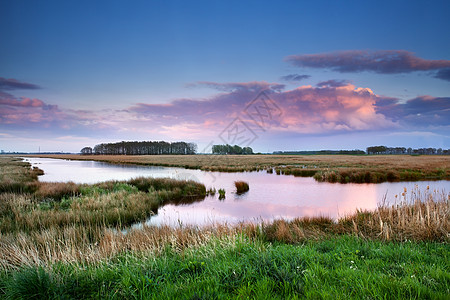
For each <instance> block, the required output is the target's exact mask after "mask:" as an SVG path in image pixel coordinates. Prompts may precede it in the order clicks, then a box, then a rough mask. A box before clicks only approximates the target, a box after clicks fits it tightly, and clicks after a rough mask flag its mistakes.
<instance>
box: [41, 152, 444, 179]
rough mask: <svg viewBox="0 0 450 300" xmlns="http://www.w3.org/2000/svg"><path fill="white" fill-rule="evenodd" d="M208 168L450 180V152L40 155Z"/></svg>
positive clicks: (327, 176)
mask: <svg viewBox="0 0 450 300" xmlns="http://www.w3.org/2000/svg"><path fill="white" fill-rule="evenodd" d="M39 157H48V158H62V159H74V160H95V161H103V162H110V163H125V164H140V165H154V166H169V167H183V168H190V169H201V170H205V171H221V172H244V171H266V172H269V173H272V172H274V171H275V172H276V173H277V174H285V175H294V176H303V177H314V178H315V179H316V180H317V181H327V182H340V183H349V182H353V183H379V182H385V181H417V180H441V179H445V180H450V156H449V155H421V156H410V155H362V156H361V155H134V156H133V155H40V156H39Z"/></svg>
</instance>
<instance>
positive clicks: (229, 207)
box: [25, 157, 450, 226]
mask: <svg viewBox="0 0 450 300" xmlns="http://www.w3.org/2000/svg"><path fill="white" fill-rule="evenodd" d="M25 160H26V161H28V162H30V163H31V164H32V165H33V166H37V167H39V168H40V169H42V170H44V172H45V174H44V175H42V176H40V177H39V180H40V181H65V182H67V181H73V182H76V183H96V182H101V181H107V180H128V179H131V178H134V177H138V176H146V177H155V178H161V177H169V178H174V179H192V180H196V181H198V182H202V183H203V184H205V186H206V187H207V188H209V187H213V188H216V189H217V190H218V189H219V188H223V189H225V191H226V198H225V199H224V200H219V199H218V194H216V195H215V196H208V197H206V198H205V200H203V201H200V202H195V203H192V204H184V205H172V204H169V205H165V206H164V207H161V208H160V209H159V210H158V214H157V215H156V216H152V217H151V218H149V219H148V220H147V222H146V223H147V224H154V225H160V224H167V225H172V226H174V225H178V224H183V225H205V224H210V223H215V222H220V223H224V222H227V223H229V224H234V223H237V222H240V221H261V220H264V221H270V220H273V219H277V218H285V219H292V218H296V217H303V216H318V215H324V216H330V217H332V218H339V217H341V216H344V215H347V214H351V213H354V212H355V211H356V209H374V208H376V207H377V204H379V203H380V202H381V201H382V200H383V198H384V197H385V196H386V199H387V201H388V202H389V201H391V202H393V201H394V199H395V195H398V194H401V193H402V192H403V189H404V188H405V187H406V188H407V189H408V191H410V190H412V189H413V188H414V187H416V185H417V186H418V189H419V190H421V191H424V190H425V189H426V187H427V186H428V185H429V186H430V189H431V190H434V189H437V190H439V191H445V192H448V191H450V181H445V180H443V181H419V182H395V183H390V182H385V183H380V184H353V183H348V184H339V183H326V182H316V181H315V180H314V179H313V178H311V177H306V178H305V177H294V176H291V175H289V176H287V175H276V174H267V173H266V172H243V173H222V172H205V171H201V170H188V169H183V168H168V167H153V166H134V165H118V164H109V163H103V162H95V161H69V160H62V159H49V158H29V157H27V158H25ZM236 180H243V181H246V182H248V183H249V185H250V190H249V191H248V192H247V193H245V194H243V195H237V194H236V193H235V192H234V191H235V187H234V181H236Z"/></svg>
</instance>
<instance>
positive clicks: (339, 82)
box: [317, 79, 351, 87]
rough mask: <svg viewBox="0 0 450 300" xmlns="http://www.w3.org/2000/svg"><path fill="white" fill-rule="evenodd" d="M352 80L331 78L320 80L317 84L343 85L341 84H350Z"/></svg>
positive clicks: (321, 85)
mask: <svg viewBox="0 0 450 300" xmlns="http://www.w3.org/2000/svg"><path fill="white" fill-rule="evenodd" d="M350 83H351V82H350V81H349V80H345V79H340V80H338V79H331V80H327V81H322V82H319V83H318V84H317V86H318V87H326V86H328V87H341V86H346V85H349V84H350Z"/></svg>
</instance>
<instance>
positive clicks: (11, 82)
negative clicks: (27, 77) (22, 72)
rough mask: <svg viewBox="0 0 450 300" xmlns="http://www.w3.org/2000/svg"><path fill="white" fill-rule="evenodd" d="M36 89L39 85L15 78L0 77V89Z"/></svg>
mask: <svg viewBox="0 0 450 300" xmlns="http://www.w3.org/2000/svg"><path fill="white" fill-rule="evenodd" d="M21 89H22V90H37V89H40V87H39V86H37V85H35V84H31V83H27V82H21V81H18V80H16V79H7V78H3V77H0V90H2V91H7V90H21Z"/></svg>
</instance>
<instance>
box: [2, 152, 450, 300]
mask: <svg viewBox="0 0 450 300" xmlns="http://www.w3.org/2000/svg"><path fill="white" fill-rule="evenodd" d="M1 159H2V161H1V163H0V167H1V168H2V173H1V174H2V175H3V179H5V178H21V179H15V180H16V183H17V184H22V182H21V181H20V180H24V182H23V186H26V187H27V188H20V189H18V190H14V191H11V190H6V191H2V192H0V298H6V299H36V298H43V299H78V298H81V299H90V298H95V299H98V298H114V299H117V298H120V299H123V298H126V299H128V298H131V299H132V298H148V299H161V298H162V299H173V298H182V299H228V298H275V299H276V298H278V299H284V298H306V299H321V298H337V299H360V298H370V299H384V298H398V299H408V298H415V299H445V298H446V297H448V294H449V293H450V289H449V286H450V276H449V274H450V264H449V261H450V259H449V258H450V257H449V253H450V246H449V241H450V236H449V232H450V218H449V215H450V198H449V195H448V194H446V193H445V192H439V191H433V190H430V189H426V190H424V191H419V190H417V189H414V190H412V191H406V190H405V191H404V192H403V193H402V194H401V195H398V196H397V198H396V200H397V201H396V204H395V205H381V206H380V207H379V208H378V209H376V210H374V211H357V212H355V213H354V214H352V215H349V216H345V217H343V218H341V219H339V220H333V219H330V218H327V217H314V218H299V219H294V220H291V221H287V220H276V221H273V222H269V223H247V224H239V225H236V226H227V225H223V224H222V225H221V224H215V225H211V226H209V227H203V228H198V227H184V226H180V227H177V228H171V227H167V226H159V227H155V226H145V225H144V226H142V227H141V228H126V231H123V230H122V229H123V228H124V226H125V224H130V223H131V222H133V220H142V219H145V218H146V217H148V215H149V214H151V210H152V209H153V206H152V205H156V208H157V207H159V206H160V205H162V204H164V203H178V204H179V203H184V202H185V201H196V200H198V199H199V198H198V197H197V196H201V197H202V196H204V195H205V194H206V189H205V187H204V186H203V185H200V184H198V183H195V182H186V181H174V180H167V179H148V178H136V179H133V180H130V181H109V182H103V183H99V184H94V185H78V184H74V183H42V182H38V181H36V180H35V179H34V178H35V176H34V174H33V172H32V171H27V170H31V168H30V166H29V165H27V164H23V163H21V162H20V161H17V160H12V159H11V158H8V159H9V161H7V159H4V158H3V157H2V158H1ZM3 159H4V160H3ZM4 172H5V173H4ZM7 172H10V173H7ZM8 180H9V179H8ZM220 191H221V190H219V194H220ZM201 197H200V198H201ZM153 201H156V202H153ZM153 203H156V204H153Z"/></svg>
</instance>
